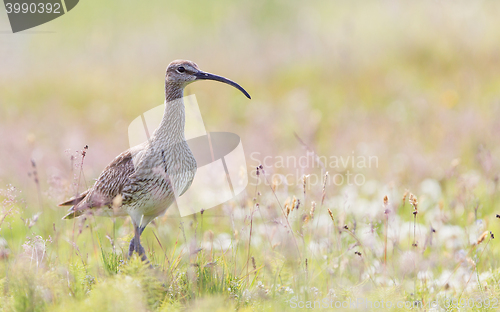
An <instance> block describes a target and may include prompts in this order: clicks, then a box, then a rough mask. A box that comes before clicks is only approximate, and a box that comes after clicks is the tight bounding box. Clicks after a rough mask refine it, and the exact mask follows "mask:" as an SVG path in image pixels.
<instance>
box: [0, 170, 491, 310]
mask: <svg viewBox="0 0 500 312" xmlns="http://www.w3.org/2000/svg"><path fill="white" fill-rule="evenodd" d="M266 175H267V173H266V170H265V169H260V174H259V177H260V179H267V178H265V177H266ZM461 178H462V176H461V175H459V174H457V176H455V177H453V178H450V179H449V180H444V181H441V184H442V185H443V188H447V185H448V184H450V185H453V184H454V180H460V179H461ZM484 180H486V178H484ZM304 185H305V186H306V188H307V184H304ZM304 185H302V186H304ZM437 185H439V184H437ZM391 193H393V194H399V196H398V195H396V196H394V197H392V196H387V197H386V196H385V197H384V198H380V199H379V200H378V201H376V202H377V203H375V204H374V205H375V206H378V207H374V208H372V209H375V210H376V211H377V213H375V214H372V216H371V217H368V216H367V215H366V214H365V213H363V212H362V211H353V210H350V209H349V208H347V207H346V206H342V205H337V204H335V203H336V202H337V200H338V199H339V198H335V196H333V198H332V196H329V194H324V191H323V186H320V187H319V188H318V189H315V188H311V189H306V198H308V199H309V200H311V202H304V201H300V205H298V204H297V203H298V202H299V200H297V198H298V197H301V196H302V197H304V188H302V189H299V192H298V193H296V194H295V197H294V198H293V199H292V198H288V199H286V198H287V196H288V197H289V196H290V195H292V194H291V193H290V192H288V191H287V192H285V191H284V190H283V187H282V186H279V185H270V186H266V185H264V184H260V185H258V186H257V188H256V190H255V195H256V197H255V198H251V197H245V196H244V197H241V198H240V199H239V204H235V203H226V204H224V205H223V206H224V207H223V208H222V210H223V211H224V212H225V214H226V215H225V216H220V215H218V214H219V213H220V212H221V211H220V209H215V210H214V209H212V210H207V211H205V212H204V213H203V214H202V215H201V214H198V215H193V216H191V217H189V218H182V219H178V218H168V217H167V218H164V219H162V220H161V221H160V220H159V221H158V222H156V224H153V225H152V226H150V227H148V230H146V232H145V233H144V241H145V244H146V245H147V248H146V249H147V252H148V257H149V259H150V260H151V263H152V264H153V266H154V269H149V268H148V266H147V265H145V264H144V263H142V262H141V261H140V259H139V258H138V257H137V256H136V255H134V256H133V257H132V258H131V259H128V258H127V257H126V253H127V250H128V249H127V246H128V242H127V241H126V240H125V238H126V239H129V238H131V236H132V229H131V226H130V224H128V222H127V221H126V220H125V221H124V220H121V219H118V220H114V221H113V220H111V219H108V218H100V217H93V216H88V218H87V220H86V221H83V220H80V219H76V220H74V221H70V222H66V221H61V222H52V221H51V220H54V219H55V218H56V216H57V215H58V211H57V210H49V209H46V210H45V211H44V212H43V214H44V215H51V216H53V217H54V218H52V217H50V218H49V217H46V218H39V219H38V220H36V221H33V220H31V221H30V220H26V219H24V218H21V216H22V215H23V207H22V200H20V199H19V198H18V197H16V190H15V189H12V188H11V189H9V190H6V191H4V192H3V198H4V200H3V207H4V210H3V211H4V213H7V214H8V215H7V216H6V217H5V220H4V223H3V224H2V232H3V233H7V232H10V233H11V234H10V235H5V234H3V235H2V236H3V237H6V238H7V239H6V244H3V247H2V248H3V250H2V251H3V253H2V254H6V255H7V256H5V257H3V260H2V261H1V262H0V264H1V265H2V270H1V272H2V276H1V283H2V285H3V287H2V288H3V292H2V296H1V297H0V298H1V301H0V302H1V304H2V307H3V309H4V310H5V311H54V310H67V309H71V310H75V311H80V310H82V311H83V310H86V309H99V310H101V311H114V310H116V309H120V310H126V311H128V310H134V309H137V310H139V311H142V310H144V311H145V310H151V311H163V310H179V311H181V310H184V309H187V308H189V309H191V308H197V309H199V310H206V309H208V307H209V306H214V305H217V306H218V307H219V309H223V308H222V307H223V306H226V307H228V308H227V309H229V310H231V309H238V310H245V309H250V310H254V309H257V310H274V309H291V308H293V307H295V305H296V304H299V303H298V302H300V301H302V302H303V304H306V305H307V304H308V303H307V302H309V303H310V304H314V301H317V302H321V304H324V303H323V301H322V300H333V303H332V304H335V303H336V302H337V301H339V302H343V301H346V300H347V301H349V300H351V301H356V300H360V298H363V300H371V301H380V300H385V301H387V300H393V301H394V302H395V301H396V299H397V300H401V301H405V302H406V304H409V303H413V304H420V303H421V304H423V305H425V306H426V307H429V305H430V304H432V303H433V302H434V301H436V302H439V303H440V304H441V305H444V304H445V303H449V302H448V301H449V300H451V299H453V298H455V300H458V301H456V302H458V303H457V304H462V303H464V302H465V303H467V300H468V302H469V303H470V304H472V303H471V302H472V300H474V302H476V303H477V300H484V299H489V300H491V304H490V308H486V307H483V308H482V309H481V310H485V311H489V310H491V311H493V310H496V309H495V308H493V300H494V298H498V295H499V290H498V286H497V285H498V279H499V278H500V276H499V272H498V270H497V269H496V266H497V261H498V260H497V259H498V248H495V245H496V244H495V240H493V237H494V234H493V233H494V232H495V231H497V228H498V225H496V223H497V220H496V219H497V218H496V214H495V211H494V210H493V209H492V206H489V205H487V204H484V205H483V204H481V205H478V206H470V205H466V206H464V207H463V210H459V209H458V208H456V207H455V208H454V209H453V208H451V207H444V206H443V204H439V203H434V202H432V200H431V199H430V198H429V197H426V196H428V195H429V194H425V193H424V194H422V195H421V196H419V197H417V196H415V195H413V194H411V193H409V195H407V194H408V193H407V192H406V193H405V192H404V191H396V190H392V192H391ZM403 193H405V194H403ZM323 196H325V199H324V203H323V204H322V205H319V206H318V207H316V205H315V209H314V211H313V212H311V207H312V205H313V204H312V201H313V200H314V201H317V202H320V203H321V202H322V201H323ZM456 196H457V197H456V198H443V199H441V201H446V202H452V201H458V200H459V199H458V198H459V197H460V196H461V194H456ZM365 197H366V194H363V193H361V194H358V196H357V198H356V199H355V200H354V205H359V204H362V203H363V202H364V201H365V199H364V198H365ZM403 197H404V198H403ZM284 199H286V200H284ZM282 201H283V202H285V203H284V204H283V203H282ZM342 201H344V205H348V204H346V200H345V199H342ZM478 202H483V201H481V200H480V199H478ZM486 202H487V201H486ZM43 204H44V206H45V205H46V203H43ZM417 206H418V208H417ZM252 207H253V208H252ZM424 207H426V208H424ZM12 208H14V209H12ZM417 209H418V210H417ZM9 211H10V213H9ZM13 211H14V212H13ZM414 211H418V212H419V213H418V218H417V214H414V213H413V212H414ZM428 214H429V215H432V217H427V215H428ZM464 216H469V217H465V218H464ZM429 220H430V221H429ZM33 222H34V224H32V223H33ZM63 222H65V223H66V224H64V223H63ZM72 223H73V225H72ZM56 224H57V225H56ZM115 230H116V232H117V233H120V234H117V235H116V237H117V238H116V239H112V238H111V237H115V236H114V235H115V234H113V231H115ZM490 231H491V232H490ZM35 232H36V233H41V235H36V234H35ZM404 232H407V233H406V234H404ZM483 232H484V233H483ZM44 235H45V236H44ZM22 237H27V238H26V239H25V241H24V243H22V242H23V238H22ZM73 237H74V238H73ZM104 237H106V239H105V238H104ZM250 237H251V240H250ZM18 242H21V243H22V246H21V249H16V246H19V245H18V244H19V243H18ZM165 246H168V247H167V248H166V247H165ZM6 250H9V252H8V253H5V251H6ZM325 298H327V299H325ZM213 300H215V302H217V304H216V303H214V301H213ZM447 300H448V301H447ZM205 302H206V303H205ZM311 302H312V303H311ZM408 302H409V303H408ZM222 303H223V304H222ZM317 304H318V305H319V304H320V303H317ZM477 304H479V303H477ZM483 304H486V303H483ZM318 307H319V306H318ZM415 308H417V307H415ZM392 310H398V309H397V308H393V309H392Z"/></svg>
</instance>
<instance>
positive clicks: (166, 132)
mask: <svg viewBox="0 0 500 312" xmlns="http://www.w3.org/2000/svg"><path fill="white" fill-rule="evenodd" d="M183 96H184V87H183V86H180V85H176V84H170V83H168V82H166V83H165V111H164V113H163V118H162V120H161V123H160V127H159V128H158V129H157V130H156V132H155V134H154V139H155V140H159V141H160V142H164V143H166V144H175V143H180V142H183V141H185V136H184V125H185V122H186V113H185V110H184V100H183Z"/></svg>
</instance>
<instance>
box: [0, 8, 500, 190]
mask: <svg viewBox="0 0 500 312" xmlns="http://www.w3.org/2000/svg"><path fill="white" fill-rule="evenodd" d="M499 13H500V4H499V3H497V2H494V1H475V2H473V3H470V2H465V1H453V2H451V1H419V2H410V1H380V2H377V3H374V2H363V1H349V2H347V1H328V2H325V1H309V2H307V3H304V2H299V1H238V2H234V1H150V2H148V3H147V4H138V3H137V2H133V1H106V2H102V1H99V2H98V1H89V0H87V1H81V2H80V3H79V4H78V6H77V7H76V8H75V10H74V11H71V12H69V13H68V14H66V15H64V16H63V17H61V18H58V19H56V20H54V21H52V22H50V23H47V24H44V25H41V26H39V27H37V28H34V29H32V30H29V31H26V32H23V33H19V34H9V33H8V32H9V24H8V20H7V16H6V13H5V12H3V11H2V12H1V13H0V29H1V30H2V33H1V35H0V131H1V133H2V135H1V137H0V163H1V166H0V179H1V181H2V183H3V184H6V183H11V182H15V183H16V184H18V185H19V183H22V185H23V186H24V187H28V185H30V184H27V183H30V182H29V179H28V177H27V172H28V171H29V168H30V165H29V160H30V158H33V159H35V160H36V161H37V164H38V165H39V167H41V168H44V171H43V172H41V173H40V174H41V175H43V179H41V180H43V181H42V183H44V181H46V180H48V179H49V178H50V177H51V176H61V177H63V178H68V176H67V174H68V166H69V159H68V158H69V156H68V155H66V154H65V153H64V151H65V150H67V149H70V150H71V151H72V152H74V151H75V150H80V149H81V148H82V147H83V146H85V145H89V147H90V149H89V152H88V157H87V160H86V166H85V170H86V174H87V177H88V178H89V179H90V178H93V177H96V176H97V175H98V174H99V172H100V171H101V170H102V168H104V166H105V165H106V164H107V163H108V162H109V161H110V160H111V159H112V158H113V157H114V155H117V154H118V153H119V152H121V151H122V150H125V149H126V148H128V139H127V126H128V124H129V123H130V122H131V121H132V120H133V119H134V118H135V117H136V116H138V115H139V114H140V113H142V112H144V111H146V110H148V109H150V108H152V107H155V106H157V105H160V104H161V103H162V102H163V79H164V71H165V68H166V66H167V65H168V63H169V62H170V61H172V60H174V59H179V58H183V59H190V60H193V61H195V62H196V63H198V65H199V66H200V68H202V69H204V70H206V71H208V72H212V73H216V74H219V75H223V76H226V77H228V78H230V79H233V80H235V81H237V82H238V83H240V84H241V85H243V86H244V87H245V88H246V89H247V90H248V91H249V92H250V94H251V95H252V101H247V100H246V99H245V98H244V97H242V96H241V94H239V93H238V92H237V91H236V90H232V89H231V88H228V87H227V86H224V85H222V84H218V83H210V82H204V83H196V84H193V85H190V86H189V87H188V89H187V90H186V94H196V96H197V99H198V102H199V104H200V107H201V110H202V114H203V117H204V119H205V126H206V128H207V130H209V131H217V130H219V131H230V132H235V133H238V134H239V135H240V136H241V137H242V141H243V143H244V148H245V151H246V153H247V154H248V155H249V154H250V153H252V152H259V153H261V155H262V156H265V155H274V156H276V155H283V156H286V155H302V154H304V150H303V149H302V146H301V145H300V143H299V142H298V141H297V140H296V139H295V137H294V132H295V133H297V134H298V135H299V136H300V137H301V138H302V140H304V142H306V143H307V144H308V145H309V146H310V147H312V148H314V149H316V151H317V152H318V154H320V155H325V156H331V155H337V156H348V155H351V154H352V152H354V153H355V155H375V156H377V157H378V159H379V168H376V169H373V168H372V169H371V170H366V171H365V172H364V174H365V176H367V179H371V178H373V179H378V180H380V181H382V182H383V183H390V182H394V183H397V184H402V185H404V186H408V187H411V186H413V185H416V183H419V182H420V181H421V180H422V179H423V178H426V177H432V178H436V179H440V178H442V177H443V175H444V174H445V173H446V170H448V168H449V167H450V162H451V161H452V160H453V159H455V158H459V159H460V160H461V164H464V165H465V166H466V167H468V168H476V169H479V170H481V169H482V166H481V164H480V162H478V159H477V154H478V151H479V150H480V146H483V147H484V148H485V150H487V151H488V152H489V153H491V155H492V162H493V164H492V166H494V167H493V168H491V169H495V168H497V167H498V162H497V160H496V159H498V157H497V156H498V153H499V152H500V151H499V150H498V144H495V143H496V140H495V138H497V137H498V136H499V134H500V133H499V132H500V123H499V118H498V117H499V116H500V101H499V100H500V92H499V90H500V75H499V74H498V72H499V68H500V56H499V55H500V47H499V45H498V38H500V21H499V19H498V14H499ZM255 165H256V164H255V162H252V163H249V166H255ZM31 186H32V185H31Z"/></svg>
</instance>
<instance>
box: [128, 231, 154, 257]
mask: <svg viewBox="0 0 500 312" xmlns="http://www.w3.org/2000/svg"><path fill="white" fill-rule="evenodd" d="M144 229H145V227H140V226H136V227H135V237H134V238H133V239H132V241H133V243H134V250H135V251H136V252H137V254H138V255H139V256H140V257H141V260H142V261H147V260H148V257H147V256H146V252H145V250H144V247H142V245H141V234H142V232H143V231H144ZM132 241H131V242H130V245H131V246H132ZM132 252H133V251H132ZM129 253H130V248H129ZM148 262H149V261H148Z"/></svg>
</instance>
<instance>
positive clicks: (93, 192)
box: [60, 150, 134, 219]
mask: <svg viewBox="0 0 500 312" xmlns="http://www.w3.org/2000/svg"><path fill="white" fill-rule="evenodd" d="M133 173H134V163H133V160H132V152H131V151H130V150H126V151H125V152H123V153H121V154H120V155H118V156H117V157H116V158H115V159H114V160H113V161H112V162H111V163H110V164H109V165H108V166H107V167H106V168H105V169H104V170H103V172H102V173H101V174H100V175H99V178H97V180H96V182H95V184H94V186H92V187H91V188H90V189H89V190H87V191H85V192H83V193H82V194H81V195H80V196H78V197H77V198H74V199H70V200H68V201H66V202H64V203H62V204H60V205H63V204H67V205H70V204H73V205H74V206H73V207H72V208H71V209H70V211H69V213H68V214H67V215H66V216H65V217H64V218H66V219H71V218H73V217H77V216H79V215H81V214H82V213H83V211H84V210H86V209H89V208H99V207H105V206H108V207H109V206H111V204H112V203H113V199H114V198H115V197H116V196H117V195H120V194H121V193H122V190H123V188H124V186H126V185H127V184H128V183H130V176H131V175H132V174H133ZM123 200H125V199H123Z"/></svg>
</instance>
